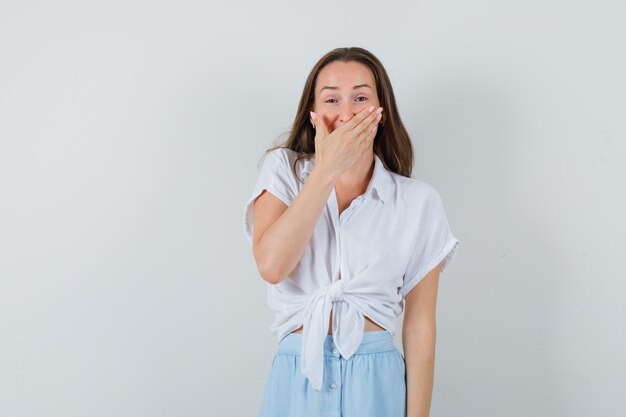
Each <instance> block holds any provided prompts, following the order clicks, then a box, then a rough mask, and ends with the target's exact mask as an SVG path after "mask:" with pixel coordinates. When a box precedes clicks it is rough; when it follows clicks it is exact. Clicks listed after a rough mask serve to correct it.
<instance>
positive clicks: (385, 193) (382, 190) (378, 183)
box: [300, 154, 393, 203]
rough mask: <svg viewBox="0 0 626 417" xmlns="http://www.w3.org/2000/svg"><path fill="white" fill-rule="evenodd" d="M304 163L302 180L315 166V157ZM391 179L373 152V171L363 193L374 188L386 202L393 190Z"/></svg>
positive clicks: (301, 174) (301, 172)
mask: <svg viewBox="0 0 626 417" xmlns="http://www.w3.org/2000/svg"><path fill="white" fill-rule="evenodd" d="M303 161H304V163H303V165H302V169H301V170H300V177H301V178H302V180H303V181H304V180H305V179H306V178H307V177H308V176H309V174H310V173H311V171H313V167H314V166H315V157H312V158H310V159H304V160H303ZM392 186H393V179H392V173H391V171H389V170H388V169H387V168H385V166H384V165H383V161H381V159H380V158H379V157H378V155H376V154H374V172H373V173H372V178H371V180H370V182H369V184H368V185H367V189H366V190H365V193H364V195H368V194H369V193H371V192H372V191H373V190H376V194H377V195H378V197H379V198H380V200H381V201H382V202H383V203H386V202H387V201H389V199H390V198H391V194H392V192H393V189H392Z"/></svg>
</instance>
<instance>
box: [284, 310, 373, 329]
mask: <svg viewBox="0 0 626 417" xmlns="http://www.w3.org/2000/svg"><path fill="white" fill-rule="evenodd" d="M332 322H333V312H332V310H331V311H330V319H329V321H328V334H333V326H332ZM373 330H385V329H383V328H382V327H380V326H379V325H378V324H376V323H374V322H373V321H372V320H370V319H369V317H367V316H365V324H364V326H363V331H365V332H371V331H373ZM291 333H302V326H300V327H299V328H298V329H296V330H294V331H293V332H291Z"/></svg>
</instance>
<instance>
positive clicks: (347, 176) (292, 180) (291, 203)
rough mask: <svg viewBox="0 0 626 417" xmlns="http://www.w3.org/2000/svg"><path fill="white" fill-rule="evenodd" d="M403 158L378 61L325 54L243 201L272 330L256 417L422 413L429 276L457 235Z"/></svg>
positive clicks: (432, 299) (404, 139) (428, 387)
mask: <svg viewBox="0 0 626 417" xmlns="http://www.w3.org/2000/svg"><path fill="white" fill-rule="evenodd" d="M412 167H413V148H412V145H411V141H410V138H409V135H408V133H407V131H406V129H405V128H404V126H403V124H402V122H401V120H400V116H399V114H398V110H397V108H396V102H395V98H394V94H393V90H392V87H391V82H390V81H389V78H388V76H387V72H386V71H385V69H384V67H383V66H382V64H381V63H380V61H379V60H378V59H377V58H376V57H375V56H374V55H373V54H372V53H370V52H369V51H367V50H365V49H363V48H357V47H352V48H338V49H335V50H332V51H330V52H328V53H327V54H326V55H324V56H323V57H322V58H321V59H320V60H319V61H318V62H317V63H316V64H315V66H314V67H313V69H312V70H311V73H310V74H309V76H308V78H307V80H306V83H305V86H304V91H303V93H302V98H301V99H300V104H299V106H298V111H297V114H296V118H295V121H294V124H293V129H292V131H291V133H290V136H289V138H288V140H287V142H286V143H285V144H284V145H282V146H278V147H275V148H271V149H269V150H268V151H267V152H266V155H265V158H264V160H263V164H262V168H261V170H260V173H259V176H258V179H257V183H256V185H255V188H254V190H253V193H252V196H251V197H250V198H249V200H248V201H247V203H246V205H245V210H244V231H245V234H246V237H247V238H248V240H249V241H250V243H251V244H252V251H253V255H254V258H255V261H256V263H257V266H258V270H259V273H260V275H261V277H262V278H263V279H264V280H265V281H267V283H268V298H267V299H268V303H269V307H270V309H271V310H272V311H273V312H274V314H275V315H276V320H275V322H274V323H273V324H272V327H271V330H272V332H274V333H275V334H276V336H277V339H278V349H277V352H276V355H275V356H274V359H273V362H272V366H271V369H270V373H269V377H268V379H267V382H266V385H265V391H264V392H265V393H264V398H263V404H262V410H261V413H260V416H261V417H308V416H311V417H312V416H322V415H323V416H337V417H340V416H342V417H368V416H377V417H382V416H386V417H404V416H407V415H408V416H409V417H411V416H420V417H426V416H428V414H429V410H430V402H431V397H432V387H433V375H434V359H435V358H434V355H435V334H436V325H435V309H436V308H435V307H436V299H437V287H438V280H439V274H440V273H441V272H443V271H444V269H445V267H446V265H447V264H448V263H449V262H450V260H451V259H452V258H453V256H454V254H455V252H456V251H457V249H458V246H459V243H460V241H459V240H458V239H457V238H455V237H454V236H453V235H452V233H451V231H450V228H449V226H448V221H447V218H446V214H445V211H444V208H443V203H442V200H441V198H440V196H439V194H438V192H437V191H436V189H435V188H434V187H433V186H431V185H429V184H428V183H426V182H423V181H420V180H416V179H413V178H411V170H412ZM403 301H404V304H403ZM403 309H405V310H404V311H405V313H404V321H403V324H402V345H403V351H404V355H402V354H401V353H400V351H399V350H398V349H397V348H396V347H395V345H394V343H393V335H394V333H395V319H396V318H397V316H398V315H400V313H401V312H402V311H403Z"/></svg>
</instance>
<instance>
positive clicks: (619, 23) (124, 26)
mask: <svg viewBox="0 0 626 417" xmlns="http://www.w3.org/2000/svg"><path fill="white" fill-rule="evenodd" d="M624 45H626V5H625V3H624V2H623V1H595V2H582V1H564V0H562V1H539V0H531V1H515V2H513V1H495V0H494V1H482V0H480V1H411V2H408V1H407V2H398V3H381V2H372V1H344V2H337V1H322V2H317V3H315V2H314V3H301V2H292V1H283V2H277V1H274V2H253V1H247V2H231V3H226V2H221V3H212V2H206V1H195V2H191V1H176V2H174V1H158V2H152V1H128V0H125V1H106V2H105V1H98V2H78V1H74V2H70V1H57V2H43V1H32V2H16V1H14V2H8V1H2V3H0V415H1V416H2V417H26V416H28V417H41V416H46V417H53V416H59V417H84V416H90V417H92V416H93V417H101V416H102V417H104V416H107V417H110V416H115V417H126V416H129V417H130V416H137V417H144V416H147V417H153V416H154V417H157V416H159V417H160V416H163V417H165V416H168V417H169V416H187V417H192V416H198V417H199V416H255V415H257V413H258V412H259V408H260V405H261V399H262V390H263V386H264V384H265V381H266V378H267V376H268V373H269V369H270V366H271V361H272V356H273V354H274V352H275V350H276V346H277V340H276V339H275V336H274V335H273V334H272V333H271V332H270V331H269V327H270V325H271V323H272V320H273V317H272V315H271V313H270V312H269V309H268V307H267V304H266V298H265V296H266V292H265V291H266V284H265V282H264V281H263V280H262V279H261V278H260V276H259V275H258V273H257V269H256V265H255V263H254V259H253V257H252V250H251V247H250V245H249V244H248V242H247V241H246V239H245V236H244V233H243V206H244V203H245V201H246V200H247V199H248V198H249V195H250V193H251V192H252V187H253V185H254V182H255V180H256V175H257V165H258V162H259V159H260V157H261V155H262V153H263V151H264V150H265V149H267V148H269V147H270V146H271V145H273V144H275V143H278V141H279V140H280V137H281V135H283V134H284V133H285V132H287V131H288V130H289V129H290V127H291V123H292V122H293V118H294V116H295V111H296V108H297V105H298V101H299V99H300V94H301V92H302V87H303V85H304V80H305V78H306V76H307V74H308V73H309V71H310V69H311V67H312V66H313V64H314V63H315V62H316V61H317V59H318V58H320V57H321V56H322V55H323V54H324V53H326V52H327V51H329V50H331V49H333V48H336V47H344V46H361V47H364V48H366V49H369V50H370V51H372V52H373V53H374V54H375V55H377V56H378V57H379V58H380V59H381V61H382V63H383V65H385V66H386V68H387V70H388V72H389V76H390V78H391V81H392V84H393V87H394V90H395V94H396V98H397V104H398V107H399V111H400V116H401V118H402V120H403V122H404V123H405V125H406V127H407V129H408V131H409V133H410V135H411V138H412V141H413V144H414V146H415V152H416V155H415V156H416V161H415V168H414V172H413V177H414V178H417V179H421V180H423V181H426V182H429V183H430V184H432V185H433V186H435V187H436V188H437V190H438V191H439V192H440V194H441V196H442V198H443V201H444V204H445V208H446V213H447V215H448V220H449V222H450V225H451V228H452V230H453V232H454V234H455V236H456V237H458V238H459V239H460V240H461V242H462V244H461V249H460V251H459V253H458V255H457V257H456V258H455V260H454V261H453V263H452V264H451V266H450V268H449V269H448V270H447V271H446V273H445V274H444V275H442V278H441V281H440V290H439V301H438V314H437V319H438V335H437V357H436V374H435V387H434V394H433V403H432V416H434V417H438V416H441V417H443V416H461V415H462V416H467V417H473V416H476V417H478V416H480V417H485V416H493V417H500V416H508V417H516V416H519V417H527V416H540V417H556V416H564V417H565V416H567V417H587V416H592V415H594V416H603V417H607V416H616V417H617V416H624V415H626V400H625V399H624V396H623V390H624V388H625V387H626V359H624V358H625V356H624V352H625V351H626V330H625V326H624V319H626V296H625V293H626V283H625V281H624V272H623V271H624V270H626V256H625V253H624V252H625V247H626V245H625V243H624V236H625V235H626V230H625V229H626V221H625V220H624V214H625V213H626V192H625V190H626V187H625V181H624V179H625V178H626V141H625V139H626V126H625V124H626V123H625V120H626V117H625V116H626V77H624V74H626V54H625V53H624ZM282 137H284V136H282ZM401 320H402V317H399V318H398V333H396V338H395V341H396V343H397V346H398V347H399V348H400V349H401V338H400V336H401V332H400V328H401V326H400V325H401Z"/></svg>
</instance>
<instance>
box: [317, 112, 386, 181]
mask: <svg viewBox="0 0 626 417" xmlns="http://www.w3.org/2000/svg"><path fill="white" fill-rule="evenodd" d="M382 111H383V109H382V107H379V108H378V110H377V111H374V106H371V107H370V108H367V109H363V110H361V111H360V112H358V113H357V114H355V115H354V117H353V118H352V119H350V121H349V122H348V123H346V124H344V125H343V126H340V127H338V128H337V129H335V130H334V131H333V132H332V133H328V127H327V126H326V123H325V122H324V119H323V118H321V117H320V116H318V115H317V114H316V113H314V112H311V118H312V119H313V122H314V123H315V130H316V133H315V161H316V162H315V165H316V166H323V167H324V169H328V170H329V171H331V172H332V173H333V175H334V176H335V178H336V177H339V176H340V175H341V174H342V173H343V172H345V171H347V170H348V169H349V168H350V167H352V165H354V164H355V163H356V161H357V160H358V159H359V157H360V156H361V154H362V153H363V152H364V151H365V150H366V149H368V148H369V147H370V146H372V142H373V141H374V138H375V137H376V131H377V129H378V122H379V121H380V119H381V117H382V116H381V113H382Z"/></svg>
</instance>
